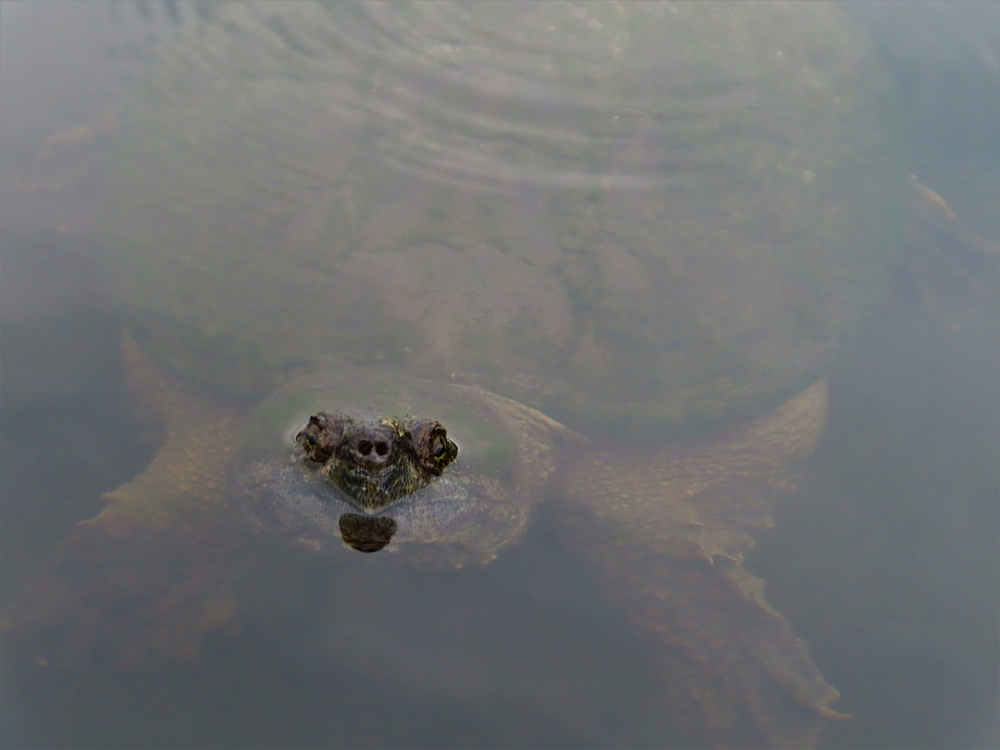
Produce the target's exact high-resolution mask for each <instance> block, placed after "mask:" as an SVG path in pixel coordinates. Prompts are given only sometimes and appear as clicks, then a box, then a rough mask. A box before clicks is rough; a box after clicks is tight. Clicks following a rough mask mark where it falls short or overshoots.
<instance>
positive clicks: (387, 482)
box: [295, 412, 458, 515]
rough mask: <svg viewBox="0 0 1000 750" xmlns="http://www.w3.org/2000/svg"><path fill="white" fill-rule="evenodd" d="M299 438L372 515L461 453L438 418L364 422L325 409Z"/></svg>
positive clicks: (311, 455)
mask: <svg viewBox="0 0 1000 750" xmlns="http://www.w3.org/2000/svg"><path fill="white" fill-rule="evenodd" d="M295 440H296V442H297V443H298V444H299V445H300V446H302V448H303V450H304V451H305V458H306V460H307V461H312V462H315V463H322V464H323V473H324V474H325V475H326V476H327V477H328V478H329V479H330V480H331V481H332V482H333V483H334V484H336V485H337V487H339V488H340V490H341V491H342V492H343V493H344V494H345V495H346V496H347V497H348V499H349V500H351V502H353V503H354V504H355V505H356V506H358V508H359V509H360V510H363V511H364V512H365V513H367V514H369V515H372V514H375V513H378V512H379V511H381V510H383V509H385V508H387V507H388V506H390V505H391V504H392V503H394V502H396V501H397V500H399V499H400V498H403V497H406V496H407V495H409V494H411V493H413V492H415V491H417V490H419V489H420V488H421V487H424V486H426V485H427V483H428V482H430V481H431V480H432V479H433V478H434V477H436V476H440V474H441V472H442V471H444V469H445V467H446V466H448V464H450V463H451V462H452V461H454V460H455V458H456V457H457V456H458V448H457V447H456V445H455V444H454V443H453V442H452V441H451V440H449V439H448V436H447V433H446V432H445V429H444V428H443V427H442V426H441V424H440V423H438V422H436V421H434V420H432V419H424V420H418V419H406V420H402V419H397V418H392V419H379V420H373V421H364V420H358V419H355V418H353V417H349V416H346V415H343V414H337V413H335V412H334V413H330V412H321V413H319V414H316V415H314V416H312V417H310V418H309V424H308V425H306V427H305V429H303V430H302V431H301V432H299V434H298V435H296V436H295Z"/></svg>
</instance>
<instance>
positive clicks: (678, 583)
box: [557, 381, 846, 748]
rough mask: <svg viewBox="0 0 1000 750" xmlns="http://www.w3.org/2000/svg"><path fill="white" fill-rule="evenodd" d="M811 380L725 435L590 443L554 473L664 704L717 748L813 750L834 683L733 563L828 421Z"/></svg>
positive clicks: (568, 516) (575, 533) (576, 532)
mask: <svg viewBox="0 0 1000 750" xmlns="http://www.w3.org/2000/svg"><path fill="white" fill-rule="evenodd" d="M826 410H827V391H826V383H825V381H820V382H818V383H816V384H814V385H813V386H811V387H810V388H808V389H807V390H806V391H804V392H803V393H801V394H800V395H799V396H796V397H795V398H793V399H792V400H791V401H789V402H788V403H787V404H785V405H784V406H782V407H780V408H779V409H778V410H776V411H775V412H774V413H772V414H770V415H768V416H766V417H764V418H762V419H760V420H757V421H756V422H752V423H750V424H749V425H746V426H745V427H743V428H742V429H740V430H738V431H736V432H735V433H731V434H729V435H726V436H723V437H719V438H716V439H714V440H711V441H707V442H704V443H702V444H700V445H696V446H687V447H678V448H677V449H675V450H664V451H658V452H646V453H643V452H638V451H637V452H632V453H629V452H627V451H617V452H615V453H603V452H600V453H592V454H589V455H585V456H583V457H582V458H581V459H580V460H578V461H577V462H575V463H573V464H570V465H569V466H566V467H565V468H564V469H563V470H562V471H561V473H560V477H559V478H558V480H557V495H558V496H559V497H560V498H561V500H562V502H563V503H564V505H565V507H564V509H563V511H562V512H561V514H560V518H561V519H563V520H564V523H565V527H566V530H567V532H568V533H569V534H570V537H571V539H572V542H573V544H574V546H575V547H577V548H579V549H581V550H583V552H584V554H585V555H586V556H587V558H589V560H590V561H591V562H592V563H593V564H594V566H595V567H596V570H597V574H598V579H599V580H600V582H601V584H602V588H604V589H605V591H606V593H607V594H608V596H609V597H610V598H612V599H613V600H615V601H616V602H618V603H619V604H620V605H621V606H622V608H623V610H624V611H625V612H626V613H627V614H628V615H629V617H630V619H632V620H633V621H634V622H635V623H636V624H638V625H640V626H642V627H643V628H644V629H645V630H646V631H648V632H649V633H650V634H651V636H652V637H653V638H654V639H655V640H656V642H657V643H658V644H659V648H658V650H657V657H658V659H659V660H660V661H661V663H662V665H663V673H664V677H665V680H666V683H667V688H666V697H667V710H668V711H670V713H671V715H672V716H676V717H677V721H678V724H679V725H681V726H682V727H683V728H685V729H686V730H687V731H688V732H689V733H690V735H691V736H692V738H697V740H698V741H704V742H707V743H709V744H711V745H717V746H734V745H747V744H751V745H757V746H766V747H796V748H805V747H812V746H814V745H815V744H816V743H817V742H818V740H819V735H820V733H821V731H822V729H823V727H824V725H825V723H826V721H827V720H828V719H830V718H846V716H845V715H844V714H840V713H838V712H837V711H835V710H833V709H831V708H830V704H831V703H832V702H833V701H834V700H836V699H837V697H838V693H837V691H836V690H834V689H833V688H832V687H831V686H830V685H828V684H827V683H826V681H825V680H824V679H823V676H822V675H821V674H820V672H819V670H818V668H817V667H816V665H815V664H814V663H813V661H812V659H811V658H810V656H809V653H808V650H807V649H806V646H805V644H804V643H803V642H802V641H801V640H799V639H798V638H796V637H795V635H794V634H793V633H792V632H791V629H790V627H789V625H788V622H787V621H786V620H785V618H784V617H782V616H781V615H780V614H779V613H778V612H776V611H774V609H773V608H772V607H771V606H770V604H768V602H767V600H766V599H765V598H764V582H763V581H762V580H761V579H760V578H757V577H756V576H754V575H752V574H751V573H749V572H748V571H747V570H745V569H744V568H743V565H742V563H743V554H744V552H745V551H746V550H748V549H749V548H750V547H752V546H753V543H754V542H753V538H752V536H751V533H752V532H753V530H754V529H758V528H765V527H769V526H771V525H772V519H771V514H772V505H773V498H774V497H775V496H776V495H777V494H778V493H779V492H781V491H783V490H787V489H788V488H789V487H790V483H789V480H790V470H791V468H792V467H793V465H794V460H795V459H796V458H798V457H800V456H802V455H804V454H807V453H808V452H809V451H811V450H812V448H813V447H814V446H815V444H816V442H817V441H818V438H819V435H820V433H821V431H822V428H823V425H824V423H825V419H826Z"/></svg>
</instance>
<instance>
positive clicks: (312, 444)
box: [306, 433, 316, 448]
mask: <svg viewBox="0 0 1000 750" xmlns="http://www.w3.org/2000/svg"><path fill="white" fill-rule="evenodd" d="M306 442H307V443H309V447H310V448H315V447H316V438H314V437H313V436H312V435H310V434H308V433H306Z"/></svg>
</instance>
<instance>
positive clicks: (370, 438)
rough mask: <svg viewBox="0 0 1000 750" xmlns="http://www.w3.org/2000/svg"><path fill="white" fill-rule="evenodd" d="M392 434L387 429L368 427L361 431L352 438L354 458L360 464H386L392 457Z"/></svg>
mask: <svg viewBox="0 0 1000 750" xmlns="http://www.w3.org/2000/svg"><path fill="white" fill-rule="evenodd" d="M393 437H394V436H393V435H392V434H389V431H388V430H385V429H381V426H378V427H369V428H366V429H364V430H362V431H361V433H360V434H359V435H357V437H356V439H355V440H354V446H353V453H354V457H355V459H356V460H357V461H358V462H359V463H362V464H367V465H369V466H377V465H383V464H387V463H389V462H390V461H392V459H393V453H394V450H395V449H394V446H393Z"/></svg>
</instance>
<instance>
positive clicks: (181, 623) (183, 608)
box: [2, 337, 248, 667]
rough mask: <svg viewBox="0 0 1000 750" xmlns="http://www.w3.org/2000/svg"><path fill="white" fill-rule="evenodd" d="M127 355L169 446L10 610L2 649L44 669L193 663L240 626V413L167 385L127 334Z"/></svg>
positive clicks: (146, 410) (130, 373) (133, 383)
mask: <svg viewBox="0 0 1000 750" xmlns="http://www.w3.org/2000/svg"><path fill="white" fill-rule="evenodd" d="M123 357H124V365H125V372H126V377H127V379H128V381H129V385H130V389H131V390H132V391H133V393H134V394H135V396H136V400H137V402H138V405H139V409H140V415H139V416H140V418H141V420H142V421H144V422H145V423H147V425H148V426H150V427H152V426H154V425H155V426H156V428H157V429H156V432H157V433H158V436H159V438H160V441H161V442H162V446H161V447H160V449H159V451H158V452H157V454H156V456H155V457H154V458H153V460H152V462H151V463H150V465H149V466H148V467H147V468H146V470H145V471H144V472H143V473H142V474H140V475H139V476H137V477H136V478H135V479H133V480H131V481H130V482H128V483H126V484H124V485H122V486H121V487H119V488H118V489H117V490H115V491H114V492H111V493H108V494H107V495H106V496H105V498H106V499H107V501H108V503H107V505H106V506H105V508H104V510H103V511H102V512H101V513H100V514H99V515H98V516H97V517H96V518H93V519H90V520H88V521H83V522H81V523H80V524H79V525H78V527H77V528H76V529H75V530H74V532H73V533H72V534H71V535H70V537H69V538H68V539H67V540H66V542H64V543H63V544H62V545H61V547H60V548H59V549H58V550H57V552H56V553H55V554H54V555H53V556H52V558H50V559H49V560H48V561H46V562H45V563H44V564H43V565H42V566H41V568H40V569H39V570H38V571H37V572H35V573H34V574H33V575H32V576H30V577H29V579H28V582H27V585H26V586H25V588H24V590H23V591H21V592H20V593H19V594H18V595H17V596H16V597H15V598H14V600H13V602H12V603H11V605H10V606H9V607H7V608H6V609H5V610H4V611H3V614H2V629H3V632H4V640H5V644H4V645H5V646H6V647H7V648H8V649H18V648H25V649H29V650H30V652H31V653H32V654H34V658H35V660H36V662H37V663H38V665H39V666H40V667H47V666H50V665H58V664H75V663H84V662H88V661H91V660H93V659H98V660H100V661H104V662H107V661H109V662H111V663H114V664H116V665H118V666H121V667H134V666H138V665H139V664H141V663H142V662H143V661H145V660H146V659H147V658H150V657H165V658H169V659H172V660H179V661H182V662H193V661H195V660H196V659H197V657H198V655H199V654H200V652H201V649H202V641H203V638H204V635H205V634H206V633H208V632H212V631H220V630H223V631H224V630H233V629H235V628H236V627H237V626H238V619H237V611H236V606H235V599H234V597H233V589H234V587H235V583H236V581H237V580H238V578H239V575H240V571H241V569H242V568H243V567H245V566H244V565H243V563H242V562H241V561H242V560H243V559H244V556H245V554H246V553H247V547H248V545H247V544H246V543H245V542H244V540H243V539H242V537H241V534H244V535H245V531H243V530H242V528H241V527H240V525H239V524H235V523H233V514H232V513H229V512H228V511H227V509H226V507H225V494H224V493H225V489H226V479H227V471H228V466H229V464H230V462H231V455H230V454H231V452H232V449H231V448H230V446H231V444H232V440H233V432H234V430H236V429H237V428H238V424H239V423H238V421H237V419H236V416H235V411H234V410H233V409H231V408H227V407H225V406H224V405H219V404H218V403H215V402H214V401H210V400H209V399H208V398H207V397H205V396H203V395H200V394H199V393H198V392H197V391H196V390H194V389H189V388H187V387H186V386H184V385H181V384H179V383H177V382H174V381H173V380H171V379H170V378H169V377H168V376H166V375H165V374H164V373H163V372H162V371H161V370H160V368H158V367H157V366H156V365H154V364H153V363H152V362H150V361H149V360H147V359H146V358H145V357H144V356H143V354H142V353H141V352H140V351H139V350H138V348H137V347H136V346H135V344H134V343H133V342H132V341H131V340H130V339H128V338H127V337H126V339H125V341H124V344H123Z"/></svg>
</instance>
